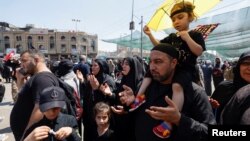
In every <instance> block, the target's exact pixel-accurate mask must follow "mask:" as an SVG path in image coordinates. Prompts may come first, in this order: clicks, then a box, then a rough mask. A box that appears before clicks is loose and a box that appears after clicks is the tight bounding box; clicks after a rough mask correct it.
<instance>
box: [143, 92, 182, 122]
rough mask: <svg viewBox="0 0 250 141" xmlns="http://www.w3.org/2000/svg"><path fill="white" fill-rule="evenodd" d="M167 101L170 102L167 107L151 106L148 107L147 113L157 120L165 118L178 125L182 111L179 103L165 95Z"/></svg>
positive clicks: (164, 119)
mask: <svg viewBox="0 0 250 141" xmlns="http://www.w3.org/2000/svg"><path fill="white" fill-rule="evenodd" d="M165 101H166V102H167V104H168V106H167V107H158V106H151V107H150V108H149V109H146V113H148V114H149V115H150V116H151V117H152V118H154V119H156V120H163V121H166V122H169V123H173V124H175V125H178V124H179V121H180V118H181V113H180V112H179V109H178V107H177V105H176V104H175V103H174V102H173V101H172V100H171V99H170V98H168V96H166V97H165Z"/></svg>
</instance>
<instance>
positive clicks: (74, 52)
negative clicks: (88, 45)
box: [71, 45, 77, 54]
mask: <svg viewBox="0 0 250 141" xmlns="http://www.w3.org/2000/svg"><path fill="white" fill-rule="evenodd" d="M71 53H72V54H77V48H76V45H71Z"/></svg>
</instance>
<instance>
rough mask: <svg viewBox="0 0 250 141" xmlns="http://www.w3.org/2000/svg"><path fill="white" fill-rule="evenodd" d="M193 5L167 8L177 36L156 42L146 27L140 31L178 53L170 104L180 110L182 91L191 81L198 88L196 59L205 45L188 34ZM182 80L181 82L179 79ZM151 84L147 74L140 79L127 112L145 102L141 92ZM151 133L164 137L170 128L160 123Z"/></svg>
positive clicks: (198, 35) (196, 34)
mask: <svg viewBox="0 0 250 141" xmlns="http://www.w3.org/2000/svg"><path fill="white" fill-rule="evenodd" d="M194 8H195V6H194V5H193V4H192V3H190V2H186V1H182V2H180V3H177V4H175V5H174V6H173V8H172V9H171V14H170V17H171V19H172V24H173V27H174V28H175V29H176V30H177V33H171V34H170V35H169V36H168V37H166V38H164V39H163V40H161V41H158V40H156V39H155V38H154V37H153V36H152V34H151V32H150V30H149V29H148V27H147V26H145V28H144V32H145V34H147V35H148V36H149V38H150V40H151V42H152V43H153V45H154V46H157V45H158V44H159V43H168V44H171V45H173V46H174V47H175V48H176V49H177V50H178V51H179V57H178V64H179V65H178V66H179V67H180V70H181V72H177V73H176V75H175V77H174V79H173V83H172V89H173V101H174V102H175V104H176V105H177V107H178V109H179V110H180V111H181V110H182V107H183V103H184V89H185V87H186V84H187V83H191V82H195V83H197V84H199V85H202V83H201V82H202V81H201V76H200V73H199V69H198V68H199V67H198V66H197V58H198V56H200V55H201V54H202V52H203V51H204V50H206V48H205V42H204V39H203V36H202V34H201V33H199V32H197V31H189V24H190V23H191V22H192V21H193V20H194V19H196V16H195V14H194V12H193V10H194ZM183 78H185V79H183ZM150 82H151V75H148V73H147V74H146V76H145V78H144V79H143V82H142V85H141V87H140V90H139V92H138V94H137V97H136V100H135V101H134V103H133V104H131V106H130V107H131V110H130V111H133V110H135V109H137V108H138V107H139V106H140V105H142V104H143V103H144V102H145V99H144V97H145V96H144V93H145V89H146V88H147V86H148V85H149V84H150ZM153 131H154V133H155V134H156V135H157V136H159V137H160V138H168V137H169V135H168V134H169V133H167V134H165V133H164V132H171V125H167V124H165V123H164V122H163V123H162V124H159V125H158V126H156V127H155V128H154V129H153Z"/></svg>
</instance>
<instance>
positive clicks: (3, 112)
mask: <svg viewBox="0 0 250 141" xmlns="http://www.w3.org/2000/svg"><path fill="white" fill-rule="evenodd" d="M4 85H5V87H6V91H5V96H4V99H3V101H2V103H0V117H4V119H3V121H2V122H1V123H0V134H7V135H8V139H7V140H5V141H14V140H15V139H14V136H13V134H12V131H11V129H10V122H9V117H10V112H11V109H12V107H13V105H11V103H12V98H11V84H10V83H4Z"/></svg>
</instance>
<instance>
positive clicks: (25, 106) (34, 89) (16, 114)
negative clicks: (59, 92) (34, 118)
mask: <svg viewBox="0 0 250 141" xmlns="http://www.w3.org/2000/svg"><path fill="white" fill-rule="evenodd" d="M48 73H50V72H41V73H38V74H35V75H34V76H32V77H31V78H30V79H29V80H28V82H26V83H25V85H24V86H23V88H22V89H21V91H20V92H19V94H18V100H17V102H16V104H15V105H14V107H13V109H12V111H11V114H10V126H11V129H12V131H13V134H14V136H15V139H16V140H17V141H19V140H20V139H21V137H22V135H23V132H24V130H25V128H26V126H27V124H28V122H29V119H30V116H31V113H32V111H33V108H34V105H35V103H36V102H39V98H40V96H39V92H41V91H42V90H43V89H45V88H47V87H49V86H53V85H54V86H56V85H58V81H57V78H56V77H51V76H49V75H47V74H48Z"/></svg>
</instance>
